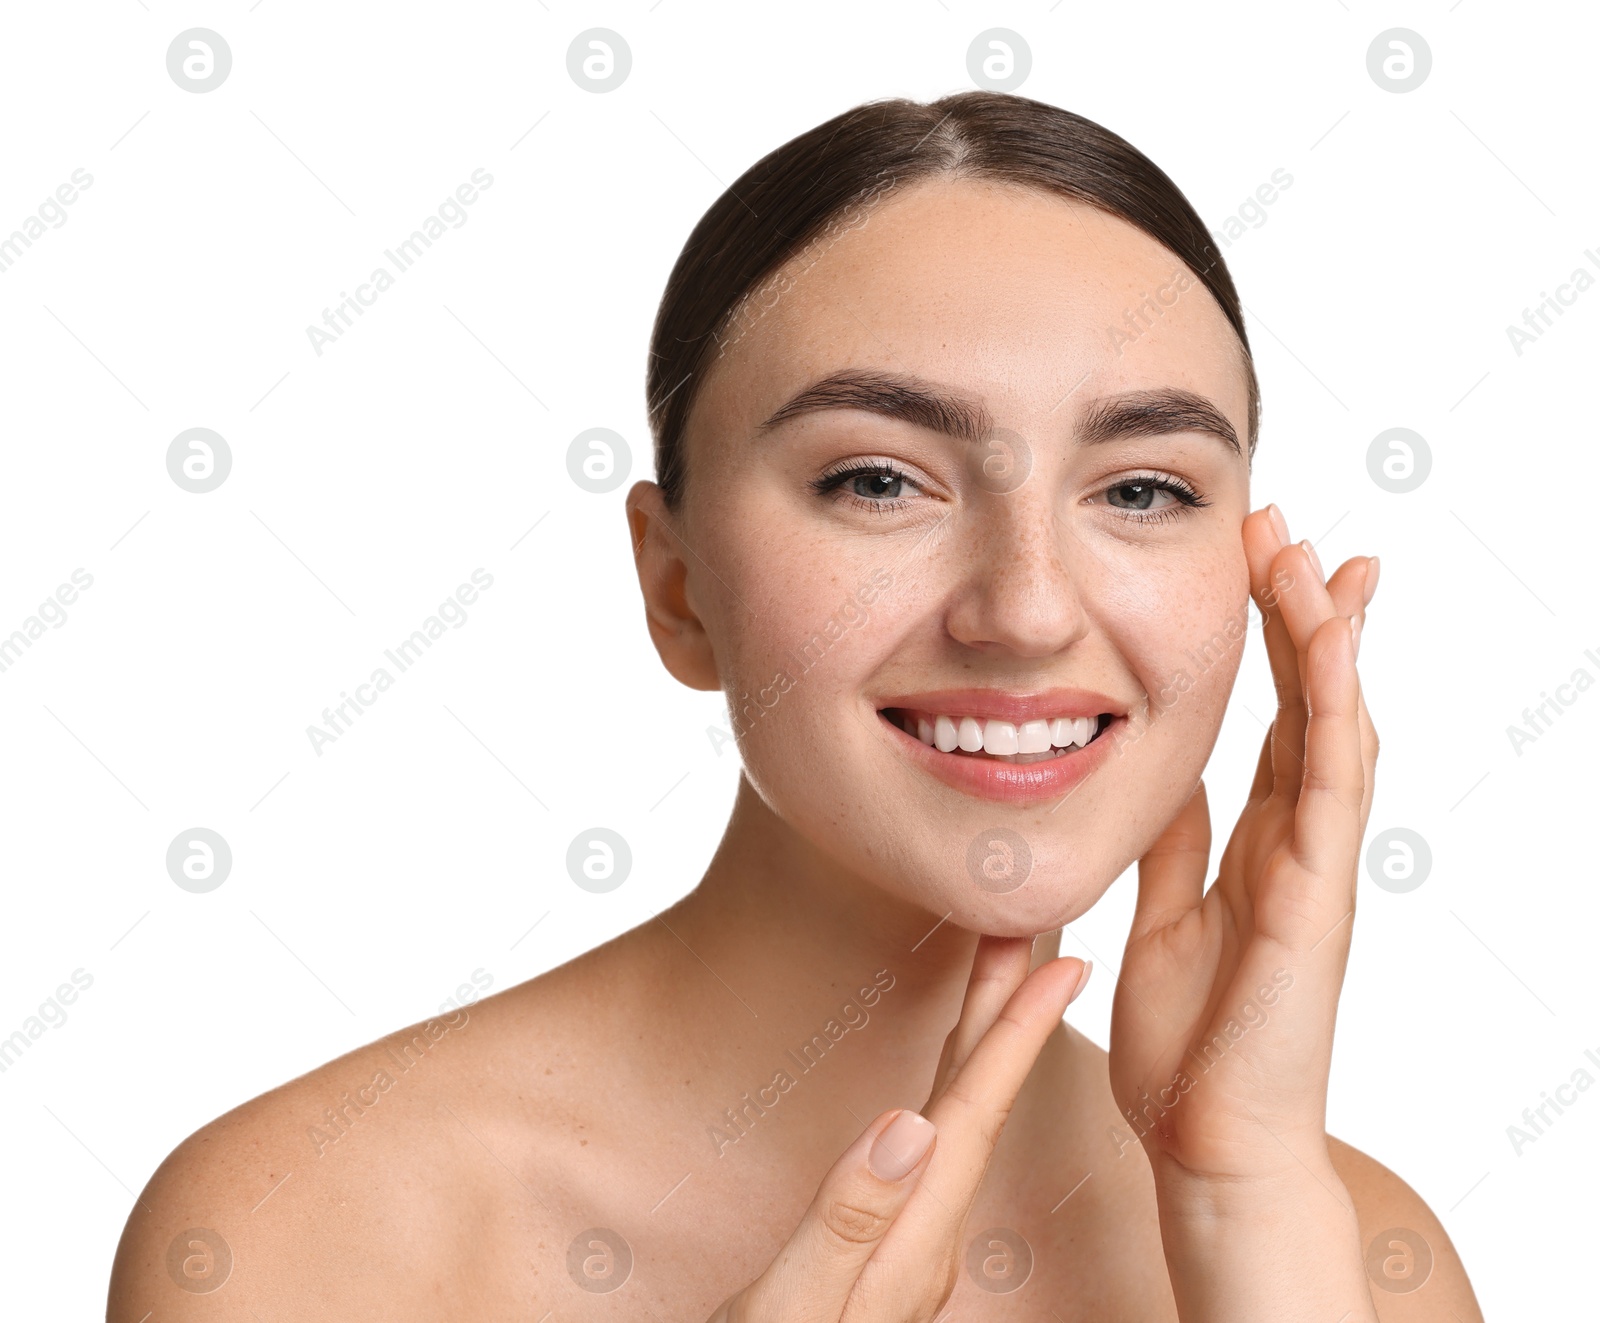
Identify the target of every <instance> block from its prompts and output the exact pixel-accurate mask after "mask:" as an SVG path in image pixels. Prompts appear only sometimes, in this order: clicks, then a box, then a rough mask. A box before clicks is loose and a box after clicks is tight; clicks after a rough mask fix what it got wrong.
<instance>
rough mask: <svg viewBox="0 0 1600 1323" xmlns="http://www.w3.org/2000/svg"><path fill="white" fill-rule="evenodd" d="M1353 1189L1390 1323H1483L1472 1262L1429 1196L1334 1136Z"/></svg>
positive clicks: (1381, 1308) (1379, 1301) (1377, 1294)
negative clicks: (1452, 1237) (1471, 1273)
mask: <svg viewBox="0 0 1600 1323" xmlns="http://www.w3.org/2000/svg"><path fill="white" fill-rule="evenodd" d="M1328 1152H1329V1155H1330V1156H1331V1157H1332V1159H1333V1165H1334V1169H1335V1170H1336V1171H1337V1172H1338V1173H1339V1178H1340V1179H1341V1180H1342V1181H1343V1182H1344V1184H1345V1188H1346V1189H1348V1190H1349V1191H1350V1198H1351V1199H1352V1200H1353V1201H1354V1203H1355V1208H1356V1217H1357V1220H1358V1222H1359V1224H1360V1227H1361V1242H1362V1245H1363V1247H1364V1248H1365V1250H1366V1255H1367V1275H1368V1277H1369V1278H1370V1279H1371V1281H1372V1283H1373V1286H1372V1299H1373V1303H1374V1304H1375V1305H1376V1307H1377V1310H1378V1317H1379V1318H1381V1319H1382V1320H1383V1323H1483V1314H1482V1311H1481V1310H1480V1309H1479V1308H1478V1301H1477V1297H1476V1296H1475V1295H1474V1294H1473V1291H1472V1284H1471V1282H1470V1281H1468V1279H1467V1270H1466V1267H1465V1266H1464V1265H1463V1264H1462V1262H1461V1257H1460V1255H1458V1254H1457V1253H1456V1248H1455V1246H1454V1244H1452V1243H1451V1240H1450V1237H1449V1235H1448V1234H1447V1233H1446V1232H1445V1229H1444V1225H1443V1223H1441V1222H1440V1221H1439V1219H1438V1217H1437V1216H1435V1214H1434V1212H1433V1210H1432V1209H1431V1208H1429V1207H1428V1205H1427V1203H1426V1202H1425V1201H1424V1200H1423V1198H1422V1196H1421V1195H1419V1194H1418V1193H1417V1192H1416V1191H1415V1190H1413V1189H1412V1188H1411V1187H1410V1186H1409V1185H1407V1184H1406V1183H1405V1181H1403V1180H1402V1179H1401V1178H1400V1177H1399V1176H1397V1175H1396V1174H1395V1173H1394V1172H1392V1171H1391V1170H1389V1168H1388V1167H1385V1166H1384V1165H1383V1164H1382V1163H1381V1162H1379V1161H1378V1160H1377V1159H1376V1158H1372V1157H1369V1156H1368V1155H1367V1154H1365V1153H1363V1152H1362V1151H1361V1150H1360V1149H1358V1148H1352V1147H1351V1146H1350V1145H1349V1144H1346V1143H1345V1142H1344V1141H1343V1140H1339V1139H1335V1138H1334V1137H1333V1136H1332V1135H1329V1136H1328Z"/></svg>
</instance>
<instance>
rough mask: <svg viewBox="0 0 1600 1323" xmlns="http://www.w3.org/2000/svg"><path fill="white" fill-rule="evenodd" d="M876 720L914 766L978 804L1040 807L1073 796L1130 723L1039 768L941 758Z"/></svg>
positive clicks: (943, 755) (1111, 728) (962, 757)
mask: <svg viewBox="0 0 1600 1323" xmlns="http://www.w3.org/2000/svg"><path fill="white" fill-rule="evenodd" d="M877 717H878V720H879V721H880V722H882V723H883V725H884V726H885V727H887V728H888V731H889V734H890V737H891V738H892V739H894V740H895V741H896V742H897V743H898V744H899V745H900V746H901V748H903V749H904V750H905V752H906V755H907V756H908V757H909V758H910V759H911V761H912V762H914V763H916V764H917V765H918V766H919V767H921V768H923V769H924V770H925V771H927V772H929V773H930V774H932V775H933V776H936V777H938V779H939V780H941V781H943V782H944V783H945V784H946V785H947V786H951V787H953V788H955V789H956V790H959V791H961V792H963V793H964V794H968V795H973V796H976V797H977V798H979V799H990V800H999V801H1001V802H1002V803H1007V804H1037V803H1041V802H1043V801H1044V800H1047V799H1061V798H1063V797H1064V796H1066V795H1067V794H1069V793H1071V791H1072V790H1073V789H1074V788H1076V787H1077V785H1078V784H1079V783H1080V782H1081V781H1082V780H1083V779H1084V778H1085V777H1087V776H1088V775H1089V774H1090V773H1091V772H1093V771H1094V770H1095V768H1097V767H1099V766H1100V764H1101V763H1103V762H1105V760H1106V759H1107V758H1108V757H1109V756H1110V748H1111V742H1112V735H1113V734H1114V733H1115V732H1116V731H1117V728H1118V727H1119V726H1120V725H1121V724H1122V722H1123V721H1124V720H1125V719H1126V718H1123V717H1114V718H1112V720H1111V722H1110V724H1109V725H1107V726H1106V728H1105V729H1104V730H1103V731H1101V732H1100V734H1099V736H1098V737H1097V738H1095V739H1094V740H1091V741H1090V742H1089V743H1088V744H1086V745H1085V746H1084V747H1083V748H1081V749H1079V750H1078V751H1077V752H1076V753H1068V754H1063V755H1062V756H1061V757H1059V758H1050V759H1045V760H1041V761H1040V762H1036V763H1008V762H1003V761H1001V760H1000V759H998V758H975V757H972V756H970V755H968V754H960V753H941V752H940V751H939V750H938V749H936V748H935V747H934V746H933V745H931V744H924V743H923V742H922V741H921V740H919V739H918V738H917V737H916V736H915V735H911V734H908V733H907V732H906V731H903V730H901V729H900V727H899V726H897V725H895V724H894V722H892V721H890V720H889V718H888V717H886V716H884V715H883V714H882V713H881V712H879V713H878V714H877Z"/></svg>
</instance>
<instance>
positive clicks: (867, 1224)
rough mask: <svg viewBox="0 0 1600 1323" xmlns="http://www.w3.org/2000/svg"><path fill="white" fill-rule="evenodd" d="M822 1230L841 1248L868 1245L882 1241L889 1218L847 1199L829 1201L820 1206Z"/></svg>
mask: <svg viewBox="0 0 1600 1323" xmlns="http://www.w3.org/2000/svg"><path fill="white" fill-rule="evenodd" d="M821 1220H822V1229H823V1230H824V1231H826V1232H827V1233H828V1235H829V1236H830V1237H832V1238H833V1239H834V1240H835V1241H836V1242H837V1243H838V1245H839V1246H840V1247H841V1248H842V1247H854V1246H858V1245H870V1244H872V1243H873V1242H874V1241H877V1240H882V1239H883V1234H884V1232H885V1231H887V1230H888V1227H889V1222H890V1220H891V1219H890V1218H889V1216H888V1215H887V1214H885V1213H881V1212H879V1211H877V1210H876V1209H873V1208H863V1207H861V1206H860V1205H859V1204H853V1203H851V1202H849V1200H847V1199H829V1200H828V1201H827V1202H826V1203H825V1204H823V1206H822V1215H821Z"/></svg>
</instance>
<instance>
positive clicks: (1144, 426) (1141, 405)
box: [758, 368, 1243, 455]
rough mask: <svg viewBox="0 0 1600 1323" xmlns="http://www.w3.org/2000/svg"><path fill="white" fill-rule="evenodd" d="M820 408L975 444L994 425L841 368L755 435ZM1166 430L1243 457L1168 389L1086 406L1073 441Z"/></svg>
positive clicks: (1184, 397)
mask: <svg viewBox="0 0 1600 1323" xmlns="http://www.w3.org/2000/svg"><path fill="white" fill-rule="evenodd" d="M825 409H862V410H865V411H867V412H869V413H876V414H882V415H884V416H885V417H889V418H899V419H902V420H904V421H905V422H908V423H912V424H914V425H916V426H918V427H923V428H926V429H928V430H929V431H933V432H940V433H943V434H944V435H946V436H953V437H955V438H957V439H958V440H961V441H970V442H973V443H974V444H976V443H978V442H981V441H982V440H984V438H985V437H987V436H988V435H989V433H990V432H991V431H992V430H993V427H994V419H993V417H992V416H991V415H990V413H989V411H988V410H987V409H986V408H985V407H984V406H983V404H982V403H981V402H979V401H977V400H974V399H972V398H970V397H968V396H964V395H961V394H958V393H956V392H953V391H948V390H945V389H944V388H943V387H940V386H935V385H932V384H931V383H928V382H925V381H922V380H920V379H919V378H917V377H913V376H907V375H903V374H900V373H893V372H882V371H864V370H861V369H855V368H846V369H844V370H842V371H839V372H832V373H829V374H828V375H827V376H826V377H823V378H821V379H820V380H819V381H814V382H812V383H811V385H809V386H807V387H805V389H803V390H802V391H800V392H799V394H797V395H795V396H794V397H793V398H792V399H790V400H789V401H788V402H787V403H786V404H784V405H783V406H782V407H781V408H779V409H778V411H777V412H776V413H774V414H773V415H772V416H771V417H770V418H768V419H767V420H766V421H765V422H764V423H762V424H761V425H760V427H759V429H758V430H759V431H762V432H767V431H770V430H772V429H773V428H775V427H777V426H778V425H779V424H781V423H785V422H787V421H789V420H790V419H791V418H798V417H800V416H801V415H803V414H808V413H817V412H820V411H822V410H825ZM1169 432H1200V433H1203V434H1205V435H1207V436H1213V437H1215V438H1216V439H1217V440H1219V441H1221V442H1222V443H1223V444H1224V445H1226V446H1228V447H1229V448H1230V449H1231V450H1232V451H1233V452H1234V453H1235V454H1239V455H1242V454H1243V452H1242V451H1241V450H1240V448H1239V437H1238V434H1237V433H1236V432H1235V431H1234V429H1233V424H1232V423H1230V422H1229V421H1228V419H1227V416H1226V415H1225V414H1224V413H1223V412H1222V410H1220V409H1219V408H1217V406H1216V405H1215V404H1213V403H1212V402H1211V401H1210V400H1208V399H1206V398H1205V396H1203V395H1197V394H1195V393H1194V392H1193V391H1188V390H1180V389H1177V388H1176V387H1170V386H1167V387H1161V388H1159V389H1155V390H1136V391H1125V392H1123V393H1121V394H1118V395H1104V396H1100V397H1099V398H1096V399H1093V400H1090V401H1089V402H1088V404H1087V405H1086V406H1085V407H1084V412H1083V416H1082V419H1081V420H1080V422H1079V424H1078V428H1077V437H1076V439H1077V441H1078V442H1079V444H1081V445H1091V446H1092V445H1102V444H1104V443H1106V442H1108V441H1119V440H1122V439H1123V438H1124V437H1132V436H1152V435H1161V434H1164V433H1169Z"/></svg>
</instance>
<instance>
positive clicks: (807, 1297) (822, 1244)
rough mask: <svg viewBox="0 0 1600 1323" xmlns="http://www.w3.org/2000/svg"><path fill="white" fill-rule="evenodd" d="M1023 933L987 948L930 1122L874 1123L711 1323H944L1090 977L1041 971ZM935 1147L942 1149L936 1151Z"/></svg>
mask: <svg viewBox="0 0 1600 1323" xmlns="http://www.w3.org/2000/svg"><path fill="white" fill-rule="evenodd" d="M1032 947H1033V944H1032V942H1031V941H1030V940H1029V939H1027V938H1025V937H989V936H982V937H980V938H979V939H978V948H977V951H976V953H975V955H974V956H973V961H972V977H971V979H970V980H969V981H968V983H967V993H966V998H965V1000H964V1001H963V1002H962V1006H961V1016H960V1019H959V1020H958V1021H957V1023H956V1027H955V1028H954V1029H953V1030H951V1032H950V1035H949V1037H948V1038H946V1039H945V1044H944V1052H943V1054H942V1055H941V1056H940V1058H939V1067H938V1069H937V1071H936V1072H935V1073H934V1083H933V1092H932V1094H931V1096H930V1097H929V1099H928V1101H927V1103H926V1104H924V1106H923V1108H922V1112H923V1113H925V1114H926V1115H925V1116H924V1115H919V1114H918V1113H916V1112H911V1111H905V1110H895V1111H889V1112H885V1113H884V1114H883V1115H882V1116H880V1117H878V1119H877V1120H875V1121H874V1122H873V1123H872V1124H871V1125H869V1126H868V1127H867V1128H866V1130H865V1131H864V1132H863V1133H862V1135H861V1137H860V1138H859V1139H857V1140H856V1142H855V1143H853V1144H852V1145H851V1146H850V1147H849V1148H847V1149H846V1150H845V1151H844V1154H843V1155H842V1156H841V1157H840V1158H839V1160H838V1161H837V1162H836V1163H834V1164H833V1167H832V1168H831V1169H830V1170H829V1172H828V1174H827V1175H826V1176H824V1177H823V1179H822V1184H821V1186H820V1187H819V1188H818V1190H817V1195H816V1198H815V1199H813V1200H812V1201H811V1206H810V1207H809V1208H808V1209H806V1212H805V1216H804V1217H802V1218H801V1219H800V1225H799V1226H797V1227H796V1228H795V1230H794V1234H793V1235H791V1236H790V1237H789V1239H788V1242H787V1243H786V1244H785V1245H784V1246H783V1248H782V1249H780V1250H779V1251H778V1253H777V1255H776V1256H775V1257H774V1258H773V1260H772V1263H771V1265H770V1266H769V1267H768V1268H767V1270H766V1271H765V1272H764V1273H762V1274H761V1276H760V1277H758V1278H756V1280H755V1281H753V1282H751V1283H750V1285H749V1286H747V1287H745V1288H744V1289H743V1290H742V1291H739V1292H738V1293H737V1294H735V1295H733V1296H731V1297H730V1298H729V1299H728V1300H727V1301H725V1302H724V1303H723V1305H722V1306H721V1307H720V1308H719V1309H718V1310H717V1311H716V1313H714V1314H713V1315H712V1316H711V1320H710V1323H875V1321H876V1320H888V1319H894V1320H897V1321H899V1320H917V1321H918V1323H925V1321H926V1320H931V1319H933V1318H934V1317H936V1316H937V1314H938V1313H939V1311H940V1309H942V1308H943V1307H944V1303H945V1301H946V1300H948V1299H949V1298H950V1293H951V1292H952V1291H953V1290H954V1289H955V1285H956V1281H957V1275H958V1274H959V1272H960V1270H961V1265H962V1262H963V1261H964V1258H965V1247H964V1245H963V1244H962V1241H963V1239H964V1237H965V1231H966V1223H967V1214H968V1213H969V1212H970V1211H971V1208H972V1204H973V1201H974V1200H975V1199H976V1198H977V1194H978V1187H979V1185H980V1184H981V1183H982V1181H983V1176H984V1173H985V1172H986V1171H987V1170H988V1167H989V1159H990V1158H991V1157H992V1156H993V1154H994V1148H995V1144H996V1143H997V1142H998V1141H999V1139H1000V1133H1001V1131H1002V1130H1003V1129H1004V1128H1005V1123H1006V1117H1007V1116H1008V1115H1009V1114H1010V1111H1011V1107H1012V1104H1013V1103H1014V1102H1015V1101H1016V1097H1017V1093H1018V1091H1019V1090H1020V1089H1021V1088H1022V1083H1023V1081H1024V1080H1025V1079H1027V1077H1028V1072H1029V1071H1030V1070H1032V1068H1033V1063H1034V1060H1035V1059H1036V1058H1037V1057H1038V1055H1039V1052H1040V1050H1041V1049H1042V1048H1043V1047H1044V1044H1045V1040H1046V1039H1047V1038H1049V1036H1050V1032H1051V1031H1052V1030H1053V1029H1054V1028H1055V1027H1056V1025H1057V1024H1059V1023H1060V1022H1061V1017H1062V1015H1063V1013H1064V1012H1065V1011H1066V1008H1067V1007H1068V1006H1069V1005H1070V1004H1071V1003H1072V1001H1073V1000H1074V998H1076V997H1077V995H1078V994H1079V993H1080V992H1081V991H1082V990H1083V986H1084V984H1086V983H1087V982H1088V981H1089V969H1090V966H1089V965H1086V964H1084V962H1083V961H1081V960H1078V959H1076V958H1072V957H1067V958H1062V959H1058V960H1051V961H1048V962H1046V963H1045V964H1043V965H1040V966H1039V968H1038V969H1036V970H1034V971H1033V973H1032V974H1029V972H1028V965H1029V963H1030V961H1031V958H1032ZM935 1140H937V1142H935Z"/></svg>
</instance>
